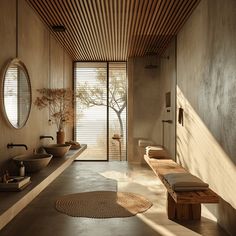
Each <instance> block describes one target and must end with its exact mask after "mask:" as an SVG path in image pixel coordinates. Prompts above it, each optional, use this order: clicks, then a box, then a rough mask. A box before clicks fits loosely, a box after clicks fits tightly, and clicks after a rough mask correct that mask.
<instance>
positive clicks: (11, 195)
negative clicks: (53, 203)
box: [0, 144, 87, 230]
mask: <svg viewBox="0 0 236 236" xmlns="http://www.w3.org/2000/svg"><path fill="white" fill-rule="evenodd" d="M86 148H87V145H86V144H81V148H80V149H78V150H69V151H68V153H67V154H66V155H65V156H64V157H61V158H52V160H51V161H50V163H49V164H48V166H47V167H46V168H44V169H42V170H41V171H40V172H37V173H32V174H31V175H30V176H31V180H32V183H31V184H30V185H29V186H28V187H27V188H25V189H24V190H23V191H20V192H0V199H1V200H0V230H1V229H2V228H3V227H4V226H5V225H6V224H7V223H8V222H10V221H11V220H12V219H13V218H14V217H15V216H16V215H17V214H18V213H19V212H20V211H21V210H22V209H23V208H24V207H26V206H27V205H28V204H29V203H30V202H31V201H32V200H33V199H34V198H35V197H36V196H37V195H38V194H39V193H40V192H41V191H43V190H44V189H45V188H46V187H47V186H48V185H49V184H50V183H51V182H52V181H53V180H55V179H56V178H57V177H58V176H59V175H60V174H61V173H62V172H63V171H64V170H65V169H66V168H67V167H68V166H70V164H71V163H72V162H73V161H74V160H75V159H76V158H77V157H78V156H79V155H80V154H81V153H82V152H83V151H84V150H85V149H86Z"/></svg>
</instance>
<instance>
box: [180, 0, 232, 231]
mask: <svg viewBox="0 0 236 236" xmlns="http://www.w3.org/2000/svg"><path fill="white" fill-rule="evenodd" d="M235 39H236V1H234V0H225V1H221V0H202V1H201V2H200V4H199V6H198V7H197V8H196V10H195V11H194V13H193V14H192V16H191V17H190V19H189V20H188V21H187V23H186V24H185V25H184V27H183V28H182V30H181V32H180V33H179V34H178V37H177V107H178V108H179V107H182V108H184V126H181V125H180V124H178V125H177V157H178V161H179V162H181V163H182V164H183V165H184V166H186V167H187V168H188V169H189V170H190V171H191V172H192V173H193V174H196V175H198V176H199V177H201V178H202V179H203V180H204V181H206V182H208V183H209V184H210V187H211V188H212V189H213V190H215V191H216V192H217V193H218V194H219V195H220V196H221V198H222V199H221V201H220V204H219V205H215V206H214V207H211V208H210V207H209V206H208V208H209V210H210V211H211V212H212V214H213V215H214V216H215V217H216V218H217V220H218V222H219V224H220V225H221V226H223V227H224V228H225V229H226V230H227V231H228V232H230V233H231V234H232V235H236V225H235V222H236V210H235V209H236V201H235V195H236V167H235V164H236V149H235V141H236V67H235V65H236V41H235Z"/></svg>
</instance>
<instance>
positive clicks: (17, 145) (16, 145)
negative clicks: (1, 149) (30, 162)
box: [7, 143, 28, 150]
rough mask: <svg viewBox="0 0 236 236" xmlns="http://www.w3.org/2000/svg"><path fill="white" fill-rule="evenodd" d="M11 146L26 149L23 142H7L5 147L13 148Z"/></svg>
mask: <svg viewBox="0 0 236 236" xmlns="http://www.w3.org/2000/svg"><path fill="white" fill-rule="evenodd" d="M13 147H24V148H25V150H28V147H27V146H26V145H25V144H14V143H8V144H7V148H13Z"/></svg>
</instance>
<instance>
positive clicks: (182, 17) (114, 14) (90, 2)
mask: <svg viewBox="0 0 236 236" xmlns="http://www.w3.org/2000/svg"><path fill="white" fill-rule="evenodd" d="M27 2H28V3H29V4H30V6H31V7H32V8H33V9H34V10H35V11H36V12H37V13H38V14H39V16H40V17H41V19H42V20H43V21H44V22H45V24H46V25H47V26H48V27H49V29H52V26H53V25H63V26H65V28H66V31H65V32H53V31H52V32H53V34H54V35H55V37H56V38H57V39H58V40H59V41H60V42H61V44H63V45H64V47H65V48H66V50H67V52H68V53H69V54H70V55H71V57H72V58H73V60H75V61H106V60H109V61H119V60H127V58H128V57H135V56H144V55H147V54H150V53H152V54H157V55H159V56H160V55H162V53H163V52H164V51H165V49H166V48H167V46H168V44H169V42H170V41H171V39H172V38H173V36H175V35H176V34H177V32H178V31H179V30H180V28H181V27H182V25H183V23H184V22H185V21H186V19H187V18H188V17H189V15H190V14H191V13H192V11H193V9H194V8H195V7H196V6H197V4H198V3H199V2H200V0H178V1H177V0H139V1H138V0H57V1H55V0H40V1H38V0H27Z"/></svg>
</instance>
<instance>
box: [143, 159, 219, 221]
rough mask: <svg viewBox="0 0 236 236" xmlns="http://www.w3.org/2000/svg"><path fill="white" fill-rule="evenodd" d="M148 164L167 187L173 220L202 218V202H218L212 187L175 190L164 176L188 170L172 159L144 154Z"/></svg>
mask: <svg viewBox="0 0 236 236" xmlns="http://www.w3.org/2000/svg"><path fill="white" fill-rule="evenodd" d="M144 159H145V161H146V162H147V164H148V165H149V166H150V167H151V168H152V170H153V171H154V173H155V174H156V175H157V176H158V177H159V178H160V180H161V181H162V183H163V184H164V185H165V187H166V188H167V214H168V218H169V219H171V220H200V219H201V203H218V202H219V196H218V195H217V194H216V193H215V192H214V191H212V190H211V189H210V188H207V189H206V190H201V191H199V190H194V191H178V192H176V191H174V190H173V189H172V188H171V186H170V185H169V183H168V182H167V181H166V179H165V178H164V175H166V174H170V173H186V172H188V171H187V170H186V169H184V168H183V167H182V166H180V165H179V164H177V163H176V162H174V161H173V160H172V159H155V158H149V157H148V156H147V155H144Z"/></svg>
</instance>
